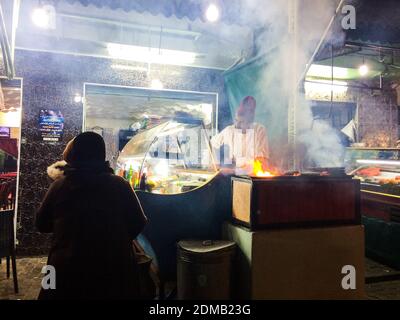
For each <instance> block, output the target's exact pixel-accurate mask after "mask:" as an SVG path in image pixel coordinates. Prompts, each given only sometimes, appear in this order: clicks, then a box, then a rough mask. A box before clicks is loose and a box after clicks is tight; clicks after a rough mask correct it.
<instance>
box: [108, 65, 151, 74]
mask: <svg viewBox="0 0 400 320" xmlns="http://www.w3.org/2000/svg"><path fill="white" fill-rule="evenodd" d="M111 68H113V69H117V70H127V71H140V72H147V70H148V69H147V68H145V67H139V66H128V65H125V64H112V65H111Z"/></svg>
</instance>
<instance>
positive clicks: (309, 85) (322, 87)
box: [304, 80, 348, 96]
mask: <svg viewBox="0 0 400 320" xmlns="http://www.w3.org/2000/svg"><path fill="white" fill-rule="evenodd" d="M304 88H305V90H306V94H307V95H311V96H313V95H326V94H330V93H331V91H333V93H335V94H345V93H346V92H347V90H348V87H347V82H345V81H335V80H334V81H333V83H332V81H328V80H318V82H309V81H306V82H305V83H304Z"/></svg>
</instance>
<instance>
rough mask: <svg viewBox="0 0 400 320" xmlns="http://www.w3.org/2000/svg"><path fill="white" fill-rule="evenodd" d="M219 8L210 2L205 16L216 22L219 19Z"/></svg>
mask: <svg viewBox="0 0 400 320" xmlns="http://www.w3.org/2000/svg"><path fill="white" fill-rule="evenodd" d="M219 15H220V12H219V8H218V6H217V5H215V4H214V3H211V4H210V5H209V6H208V8H207V10H206V18H207V20H208V21H210V22H216V21H217V20H218V19H219Z"/></svg>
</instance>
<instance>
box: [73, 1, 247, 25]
mask: <svg viewBox="0 0 400 320" xmlns="http://www.w3.org/2000/svg"><path fill="white" fill-rule="evenodd" d="M66 1H67V2H69V3H71V4H74V3H76V2H79V3H80V4H82V5H84V6H89V5H94V6H96V7H98V8H102V7H108V8H110V9H112V10H116V9H122V10H124V11H127V12H128V11H136V12H139V13H143V12H150V13H151V14H153V15H158V14H162V15H164V16H166V17H171V16H176V17H177V18H178V19H182V18H188V19H189V20H191V21H194V20H196V19H200V20H202V21H205V17H204V11H205V8H206V7H207V6H208V5H209V4H210V3H209V2H208V1H203V0H168V1H166V0H135V1H132V0H118V1H115V0H66ZM242 2H243V1H241V0H219V1H218V2H217V3H218V5H219V6H220V7H221V8H222V10H221V19H222V20H223V21H224V22H225V23H238V20H239V17H240V14H239V13H240V11H241V9H242V7H243V4H242Z"/></svg>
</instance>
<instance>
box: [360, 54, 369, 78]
mask: <svg viewBox="0 0 400 320" xmlns="http://www.w3.org/2000/svg"><path fill="white" fill-rule="evenodd" d="M358 72H359V73H360V75H361V76H362V77H364V76H366V75H367V74H368V72H369V67H368V65H367V64H366V63H365V58H363V64H362V65H361V66H360V67H359V68H358Z"/></svg>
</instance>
